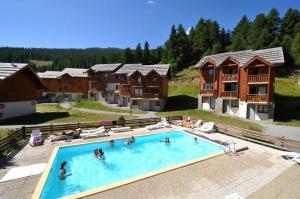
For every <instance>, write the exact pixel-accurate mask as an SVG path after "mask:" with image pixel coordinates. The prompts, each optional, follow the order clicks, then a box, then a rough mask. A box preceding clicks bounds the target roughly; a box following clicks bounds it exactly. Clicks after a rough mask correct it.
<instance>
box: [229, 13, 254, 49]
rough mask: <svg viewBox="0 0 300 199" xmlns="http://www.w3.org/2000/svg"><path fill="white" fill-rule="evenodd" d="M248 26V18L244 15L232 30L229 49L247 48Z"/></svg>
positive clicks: (249, 25) (249, 26)
mask: <svg viewBox="0 0 300 199" xmlns="http://www.w3.org/2000/svg"><path fill="white" fill-rule="evenodd" d="M250 28H251V24H250V22H249V20H248V18H247V17H246V16H245V15H244V16H243V17H242V19H241V20H240V22H239V23H238V24H237V25H236V27H235V28H234V30H233V32H232V44H231V50H233V51H238V50H245V49H248V48H249V42H248V32H249V30H250Z"/></svg>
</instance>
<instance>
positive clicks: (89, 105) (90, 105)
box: [77, 100, 146, 114]
mask: <svg viewBox="0 0 300 199" xmlns="http://www.w3.org/2000/svg"><path fill="white" fill-rule="evenodd" d="M77 107H78V108H86V109H93V110H101V111H110V112H117V113H130V110H126V109H121V108H113V107H110V106H107V105H104V104H102V103H101V102H95V101H88V100H83V101H81V102H79V103H77ZM132 113H134V114H145V113H146V112H145V111H140V110H134V109H133V110H132Z"/></svg>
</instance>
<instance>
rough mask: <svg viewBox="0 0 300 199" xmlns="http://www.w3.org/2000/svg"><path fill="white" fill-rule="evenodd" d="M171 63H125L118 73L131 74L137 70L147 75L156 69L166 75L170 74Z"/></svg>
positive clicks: (160, 73)
mask: <svg viewBox="0 0 300 199" xmlns="http://www.w3.org/2000/svg"><path fill="white" fill-rule="evenodd" d="M169 68H170V65H169V64H155V65H142V64H125V65H124V66H122V67H121V68H120V69H119V70H117V71H116V72H115V73H116V74H126V75H127V76H130V75H131V74H133V73H134V72H135V71H139V72H140V73H142V74H143V75H147V74H148V73H149V72H151V71H152V70H154V71H156V72H157V73H158V74H159V75H162V76H165V75H167V74H168V71H169Z"/></svg>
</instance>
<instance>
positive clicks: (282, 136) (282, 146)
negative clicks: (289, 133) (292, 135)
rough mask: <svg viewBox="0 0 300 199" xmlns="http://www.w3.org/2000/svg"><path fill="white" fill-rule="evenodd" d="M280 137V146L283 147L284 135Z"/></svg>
mask: <svg viewBox="0 0 300 199" xmlns="http://www.w3.org/2000/svg"><path fill="white" fill-rule="evenodd" d="M281 139H282V140H281V147H284V139H285V138H284V136H282V137H281Z"/></svg>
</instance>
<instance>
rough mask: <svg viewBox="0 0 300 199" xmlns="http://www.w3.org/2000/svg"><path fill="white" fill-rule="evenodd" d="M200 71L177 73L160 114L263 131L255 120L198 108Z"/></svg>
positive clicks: (189, 69) (171, 82) (188, 70)
mask: <svg viewBox="0 0 300 199" xmlns="http://www.w3.org/2000/svg"><path fill="white" fill-rule="evenodd" d="M197 96H198V71H197V70H194V69H192V68H191V67H190V68H188V69H186V70H184V71H181V72H179V73H177V74H176V77H175V78H174V80H172V81H170V84H169V99H168V104H167V106H166V110H165V111H164V112H160V113H158V115H183V116H184V117H187V116H190V117H191V118H193V119H201V120H203V121H214V122H216V123H223V124H229V125H233V126H237V127H242V128H247V129H251V130H257V131H261V130H262V126H261V125H258V124H256V123H253V122H248V121H244V120H239V119H233V118H231V117H228V116H219V115H216V114H215V113H213V112H208V111H202V110H198V109H197V106H198V99H197Z"/></svg>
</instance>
